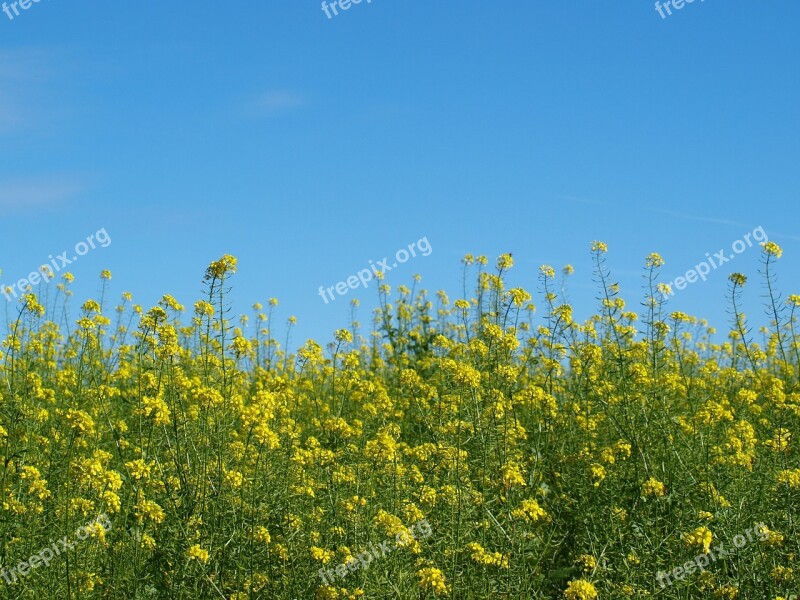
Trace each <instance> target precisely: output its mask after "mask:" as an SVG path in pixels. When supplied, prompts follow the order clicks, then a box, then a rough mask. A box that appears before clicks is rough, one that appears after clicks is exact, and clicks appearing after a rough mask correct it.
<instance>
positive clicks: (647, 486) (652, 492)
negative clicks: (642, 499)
mask: <svg viewBox="0 0 800 600" xmlns="http://www.w3.org/2000/svg"><path fill="white" fill-rule="evenodd" d="M666 493H667V488H666V487H665V486H664V484H663V483H661V482H660V481H659V480H658V479H656V478H655V477H651V478H650V479H648V480H647V481H645V482H644V483H643V484H642V495H643V496H655V497H661V496H663V495H664V494H666Z"/></svg>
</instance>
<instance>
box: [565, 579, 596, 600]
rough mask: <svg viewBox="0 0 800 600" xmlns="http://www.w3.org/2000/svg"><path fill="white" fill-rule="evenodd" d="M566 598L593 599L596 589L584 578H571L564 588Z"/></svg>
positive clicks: (570, 599) (576, 599)
mask: <svg viewBox="0 0 800 600" xmlns="http://www.w3.org/2000/svg"><path fill="white" fill-rule="evenodd" d="M564 598H565V599H566V600H595V599H596V598H597V589H596V588H595V587H594V585H592V584H591V583H590V582H588V581H586V580H585V579H573V580H572V581H570V582H569V583H568V584H567V589H566V590H564Z"/></svg>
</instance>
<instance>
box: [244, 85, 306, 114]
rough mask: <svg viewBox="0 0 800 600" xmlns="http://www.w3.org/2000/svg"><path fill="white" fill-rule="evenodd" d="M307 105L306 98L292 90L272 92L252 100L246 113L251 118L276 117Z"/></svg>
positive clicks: (246, 108)
mask: <svg viewBox="0 0 800 600" xmlns="http://www.w3.org/2000/svg"><path fill="white" fill-rule="evenodd" d="M306 104H307V99H306V97H305V96H304V95H303V94H301V93H299V92H296V91H292V90H272V91H268V92H264V93H261V94H259V95H257V96H256V97H255V98H253V99H251V100H250V101H249V102H248V103H247V106H246V107H245V111H246V112H247V114H248V115H249V116H251V117H274V116H277V115H279V114H283V113H286V112H289V111H292V110H296V109H298V108H302V107H303V106H305V105H306Z"/></svg>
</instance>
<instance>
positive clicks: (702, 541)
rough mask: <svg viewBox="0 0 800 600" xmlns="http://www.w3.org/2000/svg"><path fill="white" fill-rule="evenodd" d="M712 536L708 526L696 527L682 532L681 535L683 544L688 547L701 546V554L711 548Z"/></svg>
mask: <svg viewBox="0 0 800 600" xmlns="http://www.w3.org/2000/svg"><path fill="white" fill-rule="evenodd" d="M713 538H714V536H713V535H712V533H711V530H710V529H709V528H708V527H698V528H697V529H695V530H694V531H692V532H689V533H684V534H683V535H682V536H681V539H682V540H683V542H684V544H686V545H687V546H688V547H690V548H695V547H696V548H701V549H702V550H703V554H707V553H708V551H709V550H710V549H711V542H712V540H713Z"/></svg>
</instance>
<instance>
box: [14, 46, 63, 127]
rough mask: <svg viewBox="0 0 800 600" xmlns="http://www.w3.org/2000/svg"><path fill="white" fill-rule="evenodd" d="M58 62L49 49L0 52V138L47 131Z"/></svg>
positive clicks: (54, 104)
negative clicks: (55, 64) (55, 63)
mask: <svg viewBox="0 0 800 600" xmlns="http://www.w3.org/2000/svg"><path fill="white" fill-rule="evenodd" d="M58 60H59V55H58V54H56V53H55V52H53V51H52V50H50V49H48V48H40V47H27V48H18V49H13V50H9V49H0V136H1V135H9V134H19V133H25V132H30V131H36V130H49V127H50V125H51V118H52V116H53V114H54V112H55V110H56V109H57V108H58V105H57V103H54V101H53V98H54V97H55V96H56V94H55V93H54V90H53V89H52V84H53V80H54V77H56V76H57V74H58V70H57V69H56V68H54V66H53V63H54V62H56V61H58Z"/></svg>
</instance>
